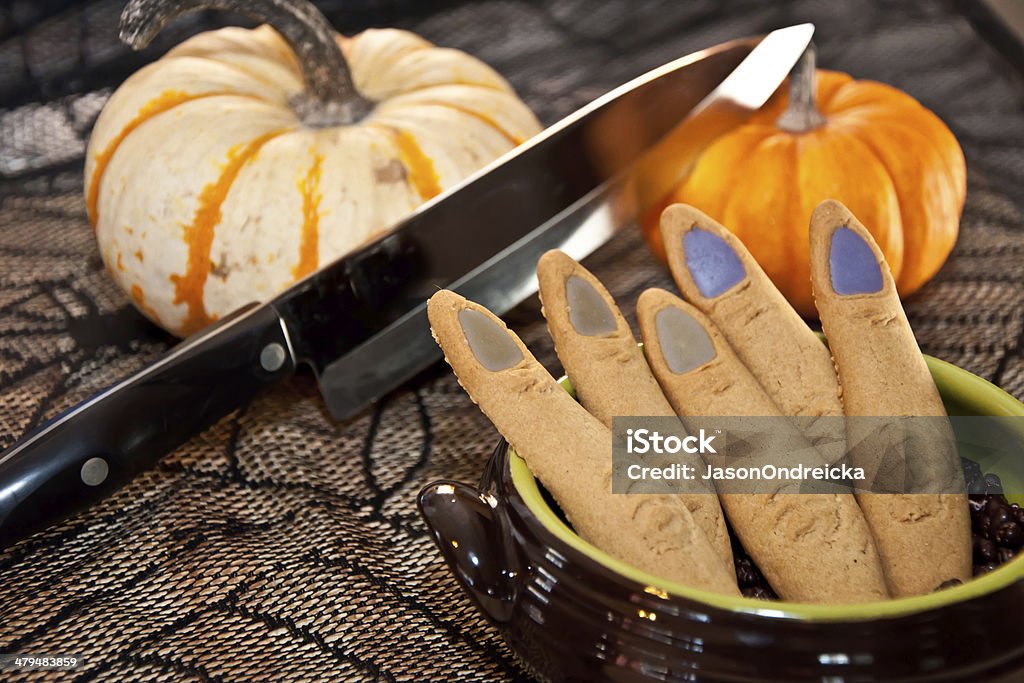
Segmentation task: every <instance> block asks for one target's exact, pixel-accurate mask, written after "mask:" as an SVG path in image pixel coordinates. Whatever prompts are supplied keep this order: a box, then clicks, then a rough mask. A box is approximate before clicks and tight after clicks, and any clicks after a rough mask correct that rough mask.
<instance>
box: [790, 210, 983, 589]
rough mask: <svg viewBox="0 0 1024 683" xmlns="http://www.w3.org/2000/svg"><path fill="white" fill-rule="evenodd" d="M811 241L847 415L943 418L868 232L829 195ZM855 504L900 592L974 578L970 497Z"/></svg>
mask: <svg viewBox="0 0 1024 683" xmlns="http://www.w3.org/2000/svg"><path fill="white" fill-rule="evenodd" d="M810 240H811V285H812V290H813V292H814V301H815V305H816V306H817V308H818V312H819V314H820V315H821V324H822V328H823V329H824V331H825V335H826V337H827V338H828V340H829V346H830V348H831V351H832V355H833V357H834V358H835V363H836V367H837V368H838V372H839V382H840V384H841V386H842V388H843V393H842V400H843V406H844V410H845V412H846V415H847V416H897V417H898V416H915V415H920V416H928V415H933V416H945V414H946V412H945V408H944V407H943V404H942V399H941V398H940V397H939V393H938V390H937V389H936V387H935V382H934V381H933V380H932V377H931V374H930V373H929V372H928V367H927V365H926V364H925V362H924V358H923V357H922V355H921V351H920V349H919V348H918V345H917V341H916V339H915V338H914V333H913V331H912V330H911V328H910V324H909V323H908V322H907V317H906V314H905V313H904V311H903V306H902V305H901V304H900V300H899V295H898V293H897V291H896V286H895V283H894V282H893V278H892V274H891V273H890V272H889V267H888V265H887V264H886V262H885V258H884V256H883V255H882V253H881V251H880V250H879V248H878V246H877V245H876V244H875V241H874V240H873V239H872V237H871V235H870V233H868V231H867V230H866V229H865V228H864V226H863V225H861V224H860V222H859V221H858V220H857V219H856V218H855V217H854V216H853V214H851V213H850V212H849V211H848V210H847V209H846V207H844V206H843V205H842V204H840V203H839V202H836V201H825V202H822V203H821V204H820V205H818V207H817V208H816V209H815V211H814V214H813V215H812V217H811V230H810ZM853 424H857V423H854V422H853V421H851V425H853ZM850 429H851V434H850V439H849V440H850V442H851V443H857V442H858V441H860V438H859V437H858V436H856V435H855V434H854V433H853V432H852V430H853V427H851V428H850ZM937 442H938V443H941V442H945V443H946V444H949V443H951V440H950V439H948V438H946V439H939V440H938V441H937ZM940 448H941V446H940ZM868 455H869V454H868ZM940 455H948V457H945V458H944V459H943V461H942V462H941V463H937V464H938V465H940V466H941V467H945V468H948V467H949V466H950V465H952V466H953V468H954V471H956V472H957V473H959V467H958V466H957V465H956V461H955V457H956V454H955V452H954V453H949V454H940ZM853 457H854V458H856V457H858V456H857V450H854V451H853ZM861 457H863V455H862V456H861ZM858 500H859V501H860V505H861V508H862V509H863V510H864V514H865V516H866V518H867V520H868V524H869V525H870V526H871V531H872V533H873V534H874V536H875V540H876V543H877V545H878V550H879V553H880V554H881V556H882V561H883V564H884V567H885V572H886V579H887V582H888V585H889V589H890V591H891V592H892V594H893V595H894V596H897V597H899V596H904V595H917V594H921V593H928V592H931V591H934V590H935V589H936V588H938V587H939V586H940V585H941V584H943V583H944V582H946V581H949V580H951V579H959V580H960V581H966V580H967V579H969V578H970V576H971V532H970V518H969V513H968V507H967V500H966V495H965V494H960V493H936V494H905V495H904V494H874V493H861V494H860V495H858Z"/></svg>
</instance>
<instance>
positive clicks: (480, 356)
mask: <svg viewBox="0 0 1024 683" xmlns="http://www.w3.org/2000/svg"><path fill="white" fill-rule="evenodd" d="M459 325H460V326H461V327H462V333H463V334H465V335H466V341H467V342H469V348H470V350H471V351H472V352H473V355H474V356H475V357H476V359H477V362H479V363H480V365H482V366H484V367H485V368H486V369H488V370H490V371H491V372H498V371H500V370H507V369H508V368H510V367H512V366H513V365H516V364H518V363H520V362H521V361H522V360H523V352H522V350H520V348H519V346H517V345H516V343H515V341H513V340H512V337H511V336H509V333H508V332H507V331H506V330H505V329H504V328H502V327H501V326H500V325H498V324H497V323H495V322H494V321H493V320H491V319H490V318H489V317H487V316H486V315H484V314H483V313H481V312H480V311H474V310H473V309H471V308H465V309H463V310H461V311H459Z"/></svg>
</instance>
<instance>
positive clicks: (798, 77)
mask: <svg viewBox="0 0 1024 683" xmlns="http://www.w3.org/2000/svg"><path fill="white" fill-rule="evenodd" d="M816 68H817V55H816V54H815V49H814V45H813V44H811V45H808V46H807V50H806V51H804V54H803V56H802V57H801V58H800V61H799V62H797V64H796V66H795V67H793V72H792V73H791V74H790V75H789V106H788V107H786V111H784V112H782V116H780V117H779V119H778V120H777V121H776V122H775V125H776V126H778V127H779V128H781V129H782V130H784V131H786V132H787V133H806V132H807V131H810V130H814V129H815V128H818V127H819V126H822V125H824V124H825V117H824V116H822V115H821V112H820V111H818V80H817V76H816V71H815V70H816Z"/></svg>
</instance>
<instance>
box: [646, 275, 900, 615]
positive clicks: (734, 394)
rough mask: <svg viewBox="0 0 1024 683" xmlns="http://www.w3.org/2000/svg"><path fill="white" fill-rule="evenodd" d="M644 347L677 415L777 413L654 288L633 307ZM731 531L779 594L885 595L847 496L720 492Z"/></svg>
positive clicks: (741, 370) (697, 324)
mask: <svg viewBox="0 0 1024 683" xmlns="http://www.w3.org/2000/svg"><path fill="white" fill-rule="evenodd" d="M637 316H638V318H639V320H640V329H641V332H642V336H643V340H644V353H645V354H646V356H647V358H648V361H649V363H650V367H651V369H652V370H653V371H654V375H655V377H657V379H658V382H659V383H660V384H661V387H662V389H663V390H664V392H665V395H666V396H667V397H668V399H669V401H670V402H671V403H672V405H673V407H674V408H675V410H676V412H677V413H678V414H679V415H684V416H695V417H699V416H706V417H729V416H762V415H763V416H781V415H782V413H781V411H780V409H779V406H778V405H777V404H776V403H775V402H774V401H772V399H771V398H770V397H769V396H768V394H767V393H766V392H765V390H764V388H763V387H762V386H761V384H760V383H759V382H758V381H757V379H755V378H754V376H753V375H752V374H751V372H750V370H749V369H748V368H747V367H746V366H745V365H744V364H743V362H742V361H741V360H740V359H739V358H738V357H737V355H736V354H735V353H734V352H733V350H732V349H731V348H730V346H729V344H728V343H727V342H726V341H725V339H724V337H723V335H722V334H721V332H719V331H718V329H717V328H716V327H715V325H714V324H713V323H712V322H711V321H710V320H709V319H708V318H707V317H705V316H704V315H703V314H702V313H700V312H699V311H698V310H696V309H695V308H694V307H692V306H690V305H688V304H686V303H685V302H683V301H682V300H681V299H679V298H678V297H675V296H673V295H672V294H669V293H668V292H666V291H664V290H657V289H653V290H648V291H646V292H644V293H643V295H641V297H640V301H639V303H638V304H637ZM719 497H720V499H721V501H722V507H723V508H724V509H725V513H726V515H727V516H728V518H729V521H730V523H731V524H732V527H733V530H734V531H735V532H736V535H737V536H738V537H739V538H740V541H741V542H742V543H743V547H744V548H746V550H747V551H748V552H749V553H750V555H751V557H753V558H754V561H755V562H757V565H758V566H759V567H760V568H761V570H762V571H763V572H764V574H765V576H766V578H767V579H768V581H769V583H771V585H772V587H773V588H775V590H776V592H777V593H778V594H779V595H780V596H781V597H782V598H784V599H786V600H794V601H799V602H821V603H847V602H866V601H871V600H881V599H885V598H886V597H888V592H887V590H886V586H885V578H884V575H883V573H882V566H881V562H880V560H879V557H878V553H877V550H876V549H875V545H874V542H873V540H872V538H871V534H870V532H869V530H868V526H867V524H866V522H865V520H864V516H863V515H862V514H861V511H860V508H858V506H857V502H856V500H855V499H854V498H853V496H850V495H846V494H810V493H807V494H797V493H788V494H787V493H783V494H778V495H775V494H761V493H725V492H720V495H719Z"/></svg>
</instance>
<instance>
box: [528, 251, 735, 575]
mask: <svg viewBox="0 0 1024 683" xmlns="http://www.w3.org/2000/svg"><path fill="white" fill-rule="evenodd" d="M537 279H538V281H539V282H540V298H541V303H542V305H543V308H542V310H543V313H544V317H545V319H546V320H547V323H548V330H549V331H550V333H551V338H552V339H553V340H554V342H555V350H556V351H557V353H558V358H559V360H561V361H562V367H564V368H565V372H566V374H567V375H568V376H569V379H570V380H571V381H572V385H573V387H574V388H575V390H576V396H577V397H578V398H579V401H580V403H582V404H583V407H584V408H586V409H587V411H588V412H590V414H591V415H593V416H594V417H596V418H597V419H599V420H600V421H601V422H602V423H604V425H605V426H606V427H611V424H612V418H613V417H615V416H625V417H641V416H649V417H672V418H674V417H676V413H675V411H674V410H673V409H672V406H671V405H670V404H669V402H668V399H666V398H665V395H664V394H663V393H662V391H661V387H660V386H659V385H658V381H657V380H656V379H654V375H652V374H651V369H650V368H649V367H648V366H647V360H646V359H645V358H644V354H643V351H641V350H640V347H639V345H637V343H636V339H635V338H634V337H633V333H632V331H631V330H630V329H629V324H628V323H627V322H626V319H625V318H624V317H623V316H622V313H621V311H619V308H618V306H616V304H615V300H614V299H613V298H612V296H611V294H609V293H608V290H607V289H605V287H604V286H603V285H602V284H601V282H600V281H599V280H598V279H597V278H596V277H594V275H593V274H592V273H591V272H590V271H588V270H587V269H586V268H584V267H583V266H581V265H580V264H579V263H577V262H576V261H575V260H573V259H572V258H570V257H569V256H568V255H566V254H565V253H563V252H561V251H557V250H552V251H549V252H547V253H546V254H544V256H543V257H541V259H540V262H539V263H538V264H537ZM680 431H682V425H680ZM683 455H685V454H683ZM680 459H683V456H682V455H681V457H680ZM689 459H690V460H692V462H689V463H688V464H690V465H691V466H696V465H697V464H702V463H701V461H700V456H699V455H691V456H689ZM694 484H697V485H698V486H694V488H703V489H704V491H703V492H695V493H684V494H680V499H681V500H682V501H683V502H684V503H685V504H686V507H687V508H689V510H690V512H691V513H692V514H693V516H694V519H695V520H696V521H697V523H698V524H699V525H700V527H701V529H702V530H703V531H704V533H705V534H706V535H707V537H708V539H709V540H710V541H711V543H712V545H714V546H715V548H716V550H717V552H718V554H719V555H720V556H721V557H722V559H723V561H725V563H726V564H727V565H729V566H732V563H733V556H732V544H731V543H730V541H729V531H728V529H727V528H726V526H725V518H724V517H723V516H722V508H721V506H720V505H719V503H718V497H717V495H716V494H715V492H714V489H713V488H709V487H706V486H699V485H701V484H703V482H694Z"/></svg>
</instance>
